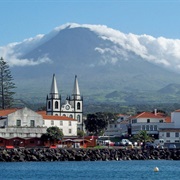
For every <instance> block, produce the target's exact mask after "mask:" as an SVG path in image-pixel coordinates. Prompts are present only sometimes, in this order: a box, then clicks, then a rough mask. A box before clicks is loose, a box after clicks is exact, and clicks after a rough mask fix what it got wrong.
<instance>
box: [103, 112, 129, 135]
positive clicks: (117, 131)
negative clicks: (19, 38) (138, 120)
mask: <svg viewBox="0 0 180 180" xmlns="http://www.w3.org/2000/svg"><path fill="white" fill-rule="evenodd" d="M128 118H129V116H127V115H123V114H121V115H119V116H118V119H117V120H112V121H111V122H109V124H108V126H107V128H106V130H105V132H104V136H116V137H121V136H123V135H125V134H128V125H129V122H128Z"/></svg>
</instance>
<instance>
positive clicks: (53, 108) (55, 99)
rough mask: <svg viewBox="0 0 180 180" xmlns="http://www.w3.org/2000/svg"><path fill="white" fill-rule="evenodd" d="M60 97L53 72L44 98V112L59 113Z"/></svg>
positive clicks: (49, 113)
mask: <svg viewBox="0 0 180 180" xmlns="http://www.w3.org/2000/svg"><path fill="white" fill-rule="evenodd" d="M60 110H61V97H59V93H58V88H57V82H56V77H55V74H53V79H52V84H51V89H50V93H49V95H47V98H46V114H48V115H58V116H59V115H60Z"/></svg>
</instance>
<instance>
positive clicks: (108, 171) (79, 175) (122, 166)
mask: <svg viewBox="0 0 180 180" xmlns="http://www.w3.org/2000/svg"><path fill="white" fill-rule="evenodd" d="M155 167H158V168H159V172H154V168H155ZM16 179H22V180H26V179H27V180H36V179H38V180H56V179H58V180H63V179H66V180H73V179H76V180H77V179H78V180H94V179H95V180H109V179H111V180H119V179H120V180H121V179H124V180H141V179H145V180H152V179H153V180H179V179H180V161H167V160H155V161H154V160H149V161H134V160H133V161H80V162H74V161H72V162H69V161H66V162H8V163H6V162H1V163H0V180H16Z"/></svg>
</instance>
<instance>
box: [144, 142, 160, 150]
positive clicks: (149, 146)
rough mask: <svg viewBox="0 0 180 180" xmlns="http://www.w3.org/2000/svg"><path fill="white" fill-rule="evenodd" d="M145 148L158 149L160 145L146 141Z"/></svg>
mask: <svg viewBox="0 0 180 180" xmlns="http://www.w3.org/2000/svg"><path fill="white" fill-rule="evenodd" d="M144 148H145V149H157V148H158V147H157V146H156V145H155V144H153V143H151V142H146V143H145V146H144Z"/></svg>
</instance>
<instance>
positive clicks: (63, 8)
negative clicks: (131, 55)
mask: <svg viewBox="0 0 180 180" xmlns="http://www.w3.org/2000/svg"><path fill="white" fill-rule="evenodd" d="M179 9H180V1H179V0H0V12H1V16H0V22H1V27H0V46H4V45H7V44H8V43H11V42H20V41H23V40H24V39H26V38H30V37H34V36H36V35H37V34H47V33H49V32H50V31H52V30H53V29H54V28H55V27H57V26H60V25H62V24H65V23H68V22H73V23H79V24H101V25H106V26H108V27H110V28H113V29H116V30H120V31H121V32H123V33H133V34H148V35H152V36H154V37H160V36H163V37H166V38H172V39H180V10H179Z"/></svg>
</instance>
